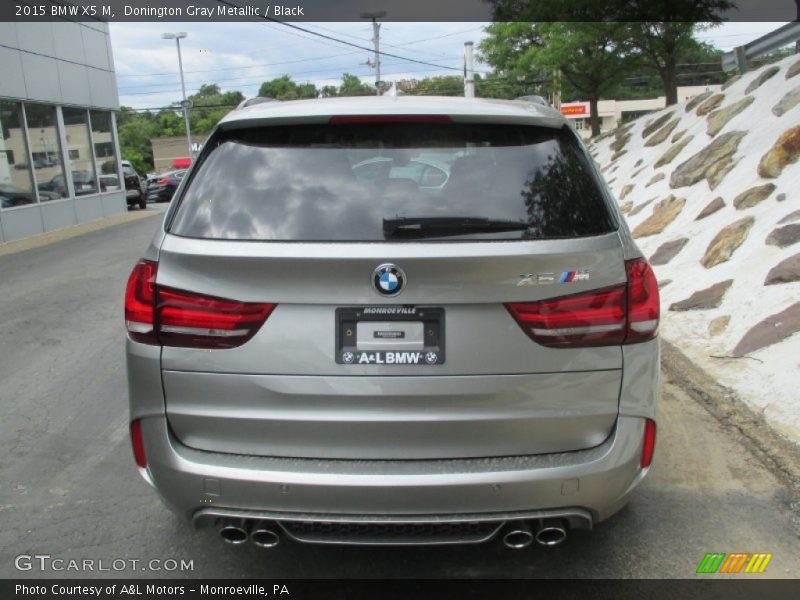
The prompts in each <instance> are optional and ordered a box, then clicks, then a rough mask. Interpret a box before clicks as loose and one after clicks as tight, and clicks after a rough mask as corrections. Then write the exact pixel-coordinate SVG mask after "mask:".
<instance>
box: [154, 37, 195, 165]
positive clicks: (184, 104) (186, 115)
mask: <svg viewBox="0 0 800 600" xmlns="http://www.w3.org/2000/svg"><path fill="white" fill-rule="evenodd" d="M188 35H189V34H188V33H186V32H185V31H179V32H178V33H162V34H161V39H164V40H175V45H176V46H177V48H178V70H179V71H180V72H181V93H182V94H183V101H182V102H181V107H182V108H183V123H184V126H185V127H186V142H187V144H188V147H189V158H192V132H191V130H190V128H189V107H190V106H191V104H192V102H191V100H187V99H186V84H185V83H184V81H183V59H182V58H181V40H182V39H183V38H185V37H187V36H188Z"/></svg>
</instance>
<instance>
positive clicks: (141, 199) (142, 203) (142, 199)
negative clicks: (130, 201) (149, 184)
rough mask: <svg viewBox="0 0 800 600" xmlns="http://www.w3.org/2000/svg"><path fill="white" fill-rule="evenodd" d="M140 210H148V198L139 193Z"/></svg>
mask: <svg viewBox="0 0 800 600" xmlns="http://www.w3.org/2000/svg"><path fill="white" fill-rule="evenodd" d="M139 208H141V209H142V210H144V209H145V208H147V198H145V195H144V194H143V193H142V192H139Z"/></svg>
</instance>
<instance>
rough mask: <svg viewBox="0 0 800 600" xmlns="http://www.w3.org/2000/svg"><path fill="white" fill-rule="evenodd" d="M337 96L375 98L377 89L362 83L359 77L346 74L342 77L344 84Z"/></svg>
mask: <svg viewBox="0 0 800 600" xmlns="http://www.w3.org/2000/svg"><path fill="white" fill-rule="evenodd" d="M336 95H337V96H374V95H375V88H374V87H373V86H371V85H369V84H366V83H362V81H361V79H360V78H359V77H358V75H351V74H350V73H345V74H343V75H342V83H341V85H340V86H339V89H338V91H337V93H336Z"/></svg>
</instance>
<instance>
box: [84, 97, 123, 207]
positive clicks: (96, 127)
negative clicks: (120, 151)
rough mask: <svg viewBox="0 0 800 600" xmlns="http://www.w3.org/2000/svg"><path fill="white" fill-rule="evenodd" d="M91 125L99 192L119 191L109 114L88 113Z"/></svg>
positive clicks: (100, 112)
mask: <svg viewBox="0 0 800 600" xmlns="http://www.w3.org/2000/svg"><path fill="white" fill-rule="evenodd" d="M89 118H90V121H91V123H92V141H93V142H94V157H95V161H96V162H97V170H98V171H99V172H100V190H101V191H106V192H113V191H114V190H118V189H120V185H119V172H118V171H117V157H116V154H115V153H114V137H113V135H112V132H111V113H109V112H105V111H100V110H93V111H90V112H89Z"/></svg>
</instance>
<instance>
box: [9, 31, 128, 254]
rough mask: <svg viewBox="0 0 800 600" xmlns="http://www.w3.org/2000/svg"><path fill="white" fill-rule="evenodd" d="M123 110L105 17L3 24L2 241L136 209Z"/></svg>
mask: <svg viewBox="0 0 800 600" xmlns="http://www.w3.org/2000/svg"><path fill="white" fill-rule="evenodd" d="M118 108H119V98H118V96H117V83H116V75H115V73H114V58H113V55H112V51H111V41H110V38H109V30H108V25H107V24H106V23H101V22H90V23H74V22H70V21H59V22H53V23H50V22H31V23H23V22H1V23H0V130H2V135H0V198H2V199H3V200H2V205H0V206H2V207H0V242H4V241H11V240H15V239H20V238H23V237H26V236H28V235H33V234H36V233H42V232H44V231H51V230H54V229H61V228H64V227H69V226H71V225H75V224H77V223H82V222H85V221H90V220H93V219H98V218H101V217H105V216H111V215H116V214H122V213H124V212H125V211H126V210H127V202H126V199H125V191H124V186H120V185H119V183H120V181H121V179H120V177H121V173H120V171H119V150H118V141H117V137H116V123H115V119H114V114H113V112H112V111H116V110H117V109H118ZM73 174H74V175H73ZM87 182H88V183H87ZM53 187H56V188H58V190H57V191H53V189H52V188H53ZM4 190H5V191H4Z"/></svg>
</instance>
